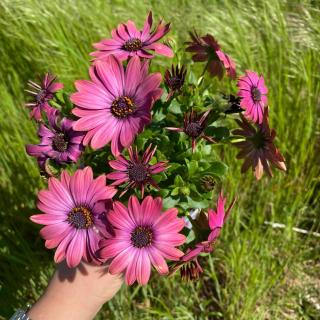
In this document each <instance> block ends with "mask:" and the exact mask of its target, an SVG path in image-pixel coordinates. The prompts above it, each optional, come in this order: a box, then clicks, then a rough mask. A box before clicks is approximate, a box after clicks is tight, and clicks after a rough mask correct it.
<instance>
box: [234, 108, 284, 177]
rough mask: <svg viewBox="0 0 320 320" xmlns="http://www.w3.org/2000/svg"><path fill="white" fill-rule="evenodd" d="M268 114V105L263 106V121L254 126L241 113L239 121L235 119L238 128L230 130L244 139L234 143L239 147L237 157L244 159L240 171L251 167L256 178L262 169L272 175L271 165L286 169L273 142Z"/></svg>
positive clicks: (259, 175)
mask: <svg viewBox="0 0 320 320" xmlns="http://www.w3.org/2000/svg"><path fill="white" fill-rule="evenodd" d="M268 114H269V111H268V107H265V109H264V115H263V122H262V123H261V124H255V126H253V125H252V124H251V123H249V121H247V120H246V119H245V117H243V116H242V115H241V121H240V120H236V121H237V123H238V125H239V126H240V129H236V130H233V132H232V133H233V134H235V135H239V136H242V137H244V139H245V140H244V141H241V142H236V143H235V145H236V146H237V147H238V148H240V149H241V150H240V152H239V153H238V155H237V158H238V159H242V158H244V159H245V161H244V163H243V165H242V168H241V172H242V173H243V172H246V171H247V170H248V169H249V168H250V167H252V170H253V171H254V175H255V177H256V178H257V180H259V179H260V178H261V177H262V175H263V171H264V170H265V171H266V172H267V174H268V175H269V176H270V177H272V171H271V165H274V166H275V167H276V168H278V169H280V170H282V171H286V165H285V159H284V157H283V156H282V154H281V153H280V151H279V150H278V149H277V148H276V146H275V144H274V139H275V137H276V131H275V130H274V129H270V127H269V120H268Z"/></svg>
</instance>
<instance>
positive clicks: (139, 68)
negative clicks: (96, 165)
mask: <svg viewBox="0 0 320 320" xmlns="http://www.w3.org/2000/svg"><path fill="white" fill-rule="evenodd" d="M90 77H91V81H87V80H78V81H76V82H75V86H76V88H77V90H78V92H76V93H74V94H72V95H71V100H72V102H73V103H74V104H76V105H77V106H78V107H76V108H74V109H73V110H72V112H73V113H74V114H75V115H76V116H78V117H80V119H79V120H77V121H76V122H75V124H74V126H73V128H74V129H75V130H77V131H86V136H85V138H84V140H83V143H84V145H88V144H89V143H90V144H91V147H92V148H94V149H98V148H101V147H103V146H105V145H106V144H108V143H109V142H110V141H111V151H112V153H113V155H115V156H118V155H119V154H120V151H121V150H122V149H123V148H124V147H125V148H127V147H129V146H130V145H131V144H132V142H133V140H134V138H135V136H136V135H137V134H138V133H140V132H141V131H142V130H143V128H144V126H145V125H146V124H148V123H149V122H150V120H151V111H150V110H151V108H152V106H153V103H154V101H156V100H157V99H159V98H160V96H161V94H162V89H160V88H159V85H160V82H161V78H162V77H161V74H160V73H152V74H149V75H148V62H143V63H141V61H140V59H139V58H138V57H133V58H132V59H130V61H129V63H128V65H127V68H126V70H124V69H123V66H122V64H121V63H120V61H119V60H117V59H116V58H115V57H113V56H110V57H108V58H107V59H106V60H105V61H97V62H96V64H95V65H94V66H92V67H91V68H90Z"/></svg>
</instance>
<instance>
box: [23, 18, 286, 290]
mask: <svg viewBox="0 0 320 320" xmlns="http://www.w3.org/2000/svg"><path fill="white" fill-rule="evenodd" d="M152 23H153V17H152V13H151V12H150V13H149V15H148V16H147V19H146V21H145V23H144V26H143V28H142V29H141V30H138V28H137V27H136V26H135V24H134V22H132V21H130V20H129V21H128V22H127V23H121V24H119V25H118V27H117V28H116V29H113V30H112V32H111V36H112V37H111V38H110V39H103V40H101V41H100V42H98V43H95V44H94V47H95V49H96V51H94V52H92V53H91V56H92V57H93V60H92V61H91V66H90V68H89V80H77V81H75V88H76V90H75V92H73V93H72V94H70V95H69V94H68V93H66V92H65V91H63V87H64V86H63V84H62V83H60V82H57V81H56V78H55V77H54V76H53V75H51V74H49V73H48V74H46V75H45V76H44V78H43V79H42V81H41V83H40V84H38V83H35V82H33V81H30V82H29V86H30V88H29V89H28V90H26V91H27V92H29V93H30V94H31V95H32V101H30V102H29V103H27V107H28V108H30V109H31V117H32V118H33V119H34V120H35V121H37V122H38V124H39V130H38V135H39V138H40V142H39V143H38V144H37V145H27V147H26V150H27V153H28V154H29V155H30V156H32V157H35V158H36V159H37V161H38V165H39V168H40V171H41V173H42V174H43V176H44V178H45V179H46V181H47V184H48V187H47V189H46V190H41V191H40V192H39V193H38V209H39V210H40V211H41V213H39V214H36V215H33V216H31V218H30V219H31V220H32V221H33V222H35V223H38V224H41V225H44V227H43V228H42V229H41V230H40V234H41V236H42V237H43V238H44V239H45V246H46V248H48V249H53V248H56V250H55V254H54V260H55V262H56V263H59V262H61V261H63V260H66V263H67V264H68V266H69V267H70V268H73V267H76V266H77V265H78V264H79V263H80V262H81V261H82V260H84V261H87V262H91V263H96V264H102V263H106V268H108V271H109V272H110V273H111V274H118V273H124V275H125V281H126V283H127V284H128V285H132V284H133V283H134V282H135V281H137V282H138V283H139V284H141V285H144V284H147V283H148V281H149V279H150V274H151V267H152V266H153V267H154V268H155V270H156V271H157V272H158V273H160V274H161V275H168V274H172V273H175V272H176V271H178V270H179V271H180V274H181V276H182V278H183V279H186V280H193V279H197V278H198V277H199V276H200V274H201V273H202V272H203V270H202V267H201V266H200V263H199V261H200V257H201V259H202V258H203V257H205V256H206V254H208V253H210V252H212V251H213V250H214V248H215V245H216V241H217V238H218V237H219V235H220V232H221V230H222V227H223V225H224V223H225V222H226V220H227V218H228V216H229V214H230V211H231V209H232V207H233V205H234V202H235V200H232V201H227V200H226V198H225V197H224V196H223V193H222V191H220V192H217V189H221V185H222V183H223V178H224V176H225V174H226V171H227V169H228V166H227V164H226V163H224V162H223V161H222V160H221V157H219V154H221V152H219V149H220V147H221V146H222V145H227V146H230V145H231V146H236V147H238V148H239V149H240V151H239V153H238V155H237V158H243V159H244V163H243V165H242V168H241V171H242V172H245V171H247V170H248V169H249V168H252V170H253V172H254V175H255V177H256V178H257V179H260V178H261V177H262V174H263V172H264V171H265V172H266V173H267V174H268V175H269V176H272V172H271V166H272V165H273V166H275V167H277V168H278V169H280V170H283V171H285V170H286V166H285V160H284V158H283V156H282V155H281V153H280V152H279V150H278V149H277V148H276V147H275V144H274V140H275V136H276V133H275V130H274V129H270V127H269V118H268V102H267V93H268V89H267V87H266V85H265V80H264V78H263V76H262V75H259V74H257V73H255V72H253V71H246V72H245V74H244V75H242V76H240V77H238V78H237V76H236V66H235V63H234V61H233V60H232V59H231V57H230V56H229V55H227V54H226V53H224V52H223V51H222V49H221V47H220V45H219V44H218V42H217V41H216V39H215V38H214V37H213V36H211V35H209V34H207V35H205V36H199V35H198V34H197V33H196V32H193V33H190V37H191V39H190V41H189V42H187V43H186V46H187V48H186V50H185V51H186V52H190V53H191V54H192V61H194V62H196V63H197V62H204V63H205V64H204V69H203V72H202V73H201V75H200V76H197V75H196V72H193V71H192V70H191V68H192V67H193V66H194V67H195V68H196V67H197V65H196V64H192V63H189V64H188V66H189V67H190V68H187V67H186V66H184V65H179V64H176V65H172V66H171V68H169V69H167V70H166V71H165V72H164V77H162V75H161V73H160V72H154V73H151V72H150V65H151V62H153V61H154V60H153V59H154V58H155V55H162V56H165V57H168V58H172V57H173V56H174V51H176V52H177V51H178V50H174V49H173V48H174V42H173V41H167V42H166V43H161V42H160V40H161V39H162V38H163V37H164V36H165V35H166V34H167V33H168V32H169V30H170V24H164V22H163V21H162V20H161V21H160V22H159V23H158V24H157V26H156V27H155V28H154V29H152ZM182 54H184V53H182ZM182 54H181V51H180V55H182ZM156 66H157V65H154V66H153V67H154V68H156ZM207 73H208V75H209V76H210V78H209V79H206V77H205V76H206V74H207ZM224 76H225V77H227V78H229V79H230V80H227V81H228V83H227V88H229V91H230V92H228V93H227V94H222V93H221V92H217V91H218V90H217V85H216V83H217V80H215V79H213V77H217V78H218V79H219V80H222V79H223V77H224ZM163 78H164V79H163ZM162 79H163V83H162ZM234 84H236V85H237V87H238V90H236V88H235V86H234ZM164 88H165V90H164ZM233 119H234V120H235V122H236V123H237V125H238V126H239V128H238V129H235V130H232V131H230V130H229V128H228V127H230V125H232V123H234V120H233ZM214 198H217V203H216V205H213V203H212V202H213V201H214ZM227 202H228V203H229V204H228V205H227Z"/></svg>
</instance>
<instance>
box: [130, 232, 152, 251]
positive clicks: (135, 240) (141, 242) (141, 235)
mask: <svg viewBox="0 0 320 320" xmlns="http://www.w3.org/2000/svg"><path fill="white" fill-rule="evenodd" d="M152 237H153V233H152V230H151V228H149V227H137V228H135V229H134V230H133V232H132V233H131V242H132V244H133V246H135V247H136V248H144V247H147V246H150V244H151V243H152Z"/></svg>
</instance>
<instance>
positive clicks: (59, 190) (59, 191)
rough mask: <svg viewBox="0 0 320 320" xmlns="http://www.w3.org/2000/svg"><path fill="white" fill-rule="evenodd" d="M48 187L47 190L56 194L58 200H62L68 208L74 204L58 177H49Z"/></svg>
mask: <svg viewBox="0 0 320 320" xmlns="http://www.w3.org/2000/svg"><path fill="white" fill-rule="evenodd" d="M48 187H49V191H50V192H52V194H54V195H55V196H56V198H57V199H58V201H61V202H64V203H65V204H66V205H67V206H68V207H70V208H72V207H73V206H74V202H73V198H72V196H71V195H70V193H69V190H68V189H67V188H65V187H64V186H63V184H62V183H61V182H60V181H59V180H58V179H56V178H54V177H51V178H50V179H49V181H48Z"/></svg>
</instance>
